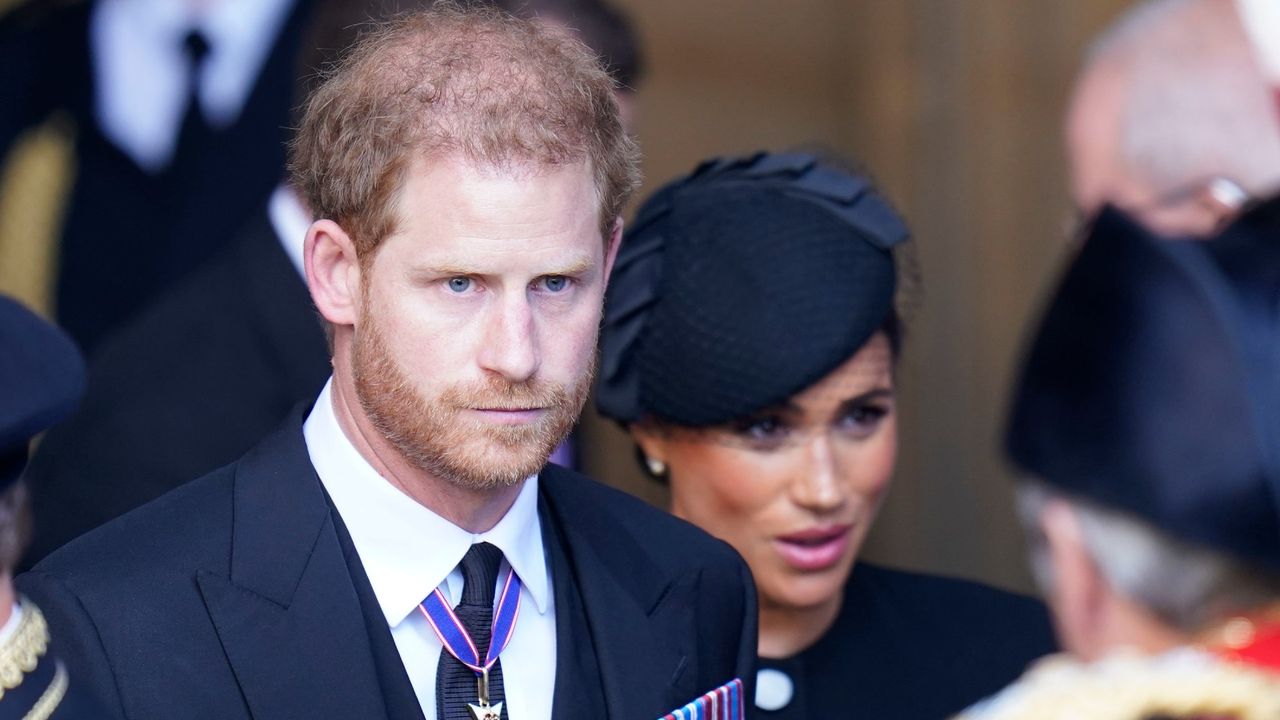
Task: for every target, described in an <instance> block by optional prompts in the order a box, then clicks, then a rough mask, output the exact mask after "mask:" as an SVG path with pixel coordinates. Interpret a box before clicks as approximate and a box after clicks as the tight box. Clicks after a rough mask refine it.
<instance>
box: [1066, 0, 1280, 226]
mask: <svg viewBox="0 0 1280 720" xmlns="http://www.w3.org/2000/svg"><path fill="white" fill-rule="evenodd" d="M1272 38H1274V36H1272ZM1265 47H1266V46H1261V48H1260V49H1255V45H1254V44H1252V43H1251V42H1250V36H1249V34H1247V33H1246V29H1245V25H1244V23H1243V22H1242V18H1241V13H1240V10H1239V8H1238V6H1237V5H1236V3H1235V2H1234V0H1148V1H1147V2H1144V3H1142V4H1140V5H1138V6H1136V7H1134V8H1133V9H1132V10H1130V11H1129V12H1128V13H1126V14H1125V15H1124V16H1123V17H1121V18H1120V19H1119V20H1118V21H1117V22H1115V23H1114V24H1113V25H1112V26H1111V27H1109V28H1108V29H1107V30H1106V32H1105V33H1104V34H1103V35H1102V36H1101V37H1100V38H1099V39H1098V40H1097V41H1096V43H1095V44H1094V46H1093V48H1092V49H1091V50H1090V52H1089V54H1088V57H1087V59H1086V61H1085V63H1084V67H1083V69H1082V70H1081V72H1080V76H1079V79H1078V81H1077V84H1076V89H1075V93H1074V95H1073V97H1072V99H1071V103H1070V108H1069V111H1068V114H1067V126H1066V133H1067V137H1066V141H1067V150H1068V160H1069V164H1070V168H1071V190H1072V195H1073V197H1074V200H1075V203H1076V206H1077V208H1078V209H1079V210H1080V212H1081V213H1082V214H1083V215H1085V216H1091V215H1093V214H1094V213H1096V212H1097V211H1098V210H1099V209H1101V207H1102V205H1103V204H1104V203H1108V202H1109V203H1112V204H1114V205H1116V206H1118V207H1120V208H1123V209H1125V210H1126V211H1128V212H1129V213H1132V214H1133V215H1134V216H1135V217H1137V218H1138V219H1139V220H1141V221H1142V222H1143V223H1145V224H1147V225H1148V226H1149V227H1151V228H1152V229H1153V230H1155V231H1157V232H1159V233H1161V234H1172V235H1180V234H1191V235H1202V236H1203V235H1208V234H1211V233H1212V232H1214V231H1215V230H1217V229H1220V228H1221V226H1222V225H1223V223H1224V222H1227V221H1229V220H1230V219H1231V218H1232V217H1233V216H1234V215H1235V214H1236V213H1237V212H1239V210H1240V208H1241V207H1242V206H1243V205H1244V203H1245V202H1246V201H1247V200H1248V199H1250V198H1261V197H1267V196H1269V195H1271V194H1272V193H1274V192H1275V191H1277V190H1280V107H1278V106H1277V103H1276V101H1275V99H1274V91H1273V89H1272V85H1273V82H1274V79H1269V78H1268V77H1267V76H1266V75H1265V73H1264V71H1263V65H1262V63H1261V61H1260V58H1261V57H1262V56H1263V52H1262V49H1265Z"/></svg>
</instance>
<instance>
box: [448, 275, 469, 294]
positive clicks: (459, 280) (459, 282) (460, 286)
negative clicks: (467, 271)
mask: <svg viewBox="0 0 1280 720" xmlns="http://www.w3.org/2000/svg"><path fill="white" fill-rule="evenodd" d="M449 289H450V290H452V291H454V292H456V293H464V292H466V291H468V290H470V289H471V278H466V277H456V278H449Z"/></svg>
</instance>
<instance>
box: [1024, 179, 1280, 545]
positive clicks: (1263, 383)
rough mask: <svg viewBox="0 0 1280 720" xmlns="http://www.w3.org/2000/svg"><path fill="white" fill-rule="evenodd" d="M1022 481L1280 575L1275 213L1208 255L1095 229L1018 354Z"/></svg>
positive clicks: (1192, 245) (1248, 220)
mask: <svg viewBox="0 0 1280 720" xmlns="http://www.w3.org/2000/svg"><path fill="white" fill-rule="evenodd" d="M1006 443H1007V449H1008V452H1009V455H1010V457H1011V458H1012V460H1013V461H1014V463H1015V464H1016V465H1018V466H1019V467H1020V468H1021V469H1022V470H1024V471H1026V472H1028V473H1031V474H1033V475H1035V476H1037V477H1039V478H1040V479H1042V480H1044V481H1045V482H1047V483H1049V484H1051V485H1054V486H1056V487H1058V488H1060V489H1062V490H1063V491H1065V492H1067V493H1069V494H1072V495H1076V496H1079V497H1082V498H1085V499H1089V500H1092V501H1094V502H1097V503H1099V504H1100V505H1103V506H1106V507H1110V508H1112V509H1115V510H1120V511H1123V512H1127V513H1130V514H1132V515H1135V516H1138V517H1141V518H1144V519H1146V520H1147V521H1149V522H1150V523H1152V524H1153V525H1154V526H1156V527H1158V528H1160V529H1161V530H1163V531H1165V532H1167V533H1168V534H1170V535H1171V536H1173V537H1177V538H1179V539H1182V540H1184V541H1187V542H1191V543H1195V544H1198V545H1201V546H1205V547H1208V548H1212V549H1216V550H1218V551H1219V552H1222V553H1224V554H1227V555H1230V556H1233V557H1236V558H1239V559H1242V560H1246V561H1252V562H1253V563H1255V564H1257V565H1259V566H1264V567H1270V568H1274V569H1280V205H1278V204H1277V202H1276V201H1272V202H1270V203H1267V204H1265V205H1263V206H1261V207H1259V208H1258V209H1256V210H1254V211H1252V212H1250V213H1249V214H1246V215H1245V216H1243V217H1242V218H1241V219H1240V220H1239V221H1238V222H1236V223H1235V224H1233V225H1232V226H1231V227H1229V228H1228V229H1227V230H1225V231H1224V232H1223V233H1222V234H1221V235H1220V236H1218V237H1216V238H1213V239H1211V240H1210V241H1208V242H1197V241H1191V240H1186V241H1171V240H1162V239H1160V238H1157V237H1156V236H1154V235H1153V234H1151V233H1150V232H1148V231H1147V230H1146V229H1144V228H1143V227H1142V226H1140V225H1139V224H1137V223H1136V222H1134V221H1132V220H1130V219H1129V218H1127V217H1125V216H1124V215H1122V214H1120V213H1119V212H1117V211H1115V210H1111V209H1108V210H1105V211H1103V213H1102V214H1101V216H1100V217H1099V218H1098V219H1097V221H1096V223H1095V225H1094V227H1093V230H1092V232H1091V234H1090V236H1089V238H1088V240H1087V241H1086V243H1085V245H1084V247H1083V248H1082V249H1081V251H1080V254H1079V256H1078V257H1077V258H1076V260H1075V262H1074V263H1073V264H1072V265H1071V267H1070V268H1069V269H1068V271H1067V272H1066V275H1065V277H1064V278H1063V280H1062V282H1061V285H1060V286H1059V288H1058V291H1057V294H1056V295H1055V296H1054V298H1053V300H1052V302H1051V303H1050V306H1049V309H1048V312H1047V313H1046V315H1045V317H1044V320H1043V322H1042V323H1041V326H1040V329H1039V331H1038V333H1037V334H1036V336H1035V339H1034V341H1033V343H1032V345H1031V349H1030V353H1029V355H1028V357H1027V360H1026V365H1025V367H1024V369H1023V372H1022V376H1021V380H1020V382H1019V383H1018V386H1017V389H1016V391H1015V400H1014V404H1013V411H1012V415H1011V417H1010V420H1009V426H1008V430H1007V435H1006Z"/></svg>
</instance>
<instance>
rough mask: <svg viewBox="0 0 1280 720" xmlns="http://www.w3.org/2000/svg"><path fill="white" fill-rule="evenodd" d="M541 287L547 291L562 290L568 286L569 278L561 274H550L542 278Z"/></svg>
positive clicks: (555, 291)
mask: <svg viewBox="0 0 1280 720" xmlns="http://www.w3.org/2000/svg"><path fill="white" fill-rule="evenodd" d="M542 287H544V288H546V289H547V291H548V292H553V293H558V292H563V291H564V290H565V288H567V287H569V278H567V277H565V276H563V275H551V276H548V277H545V278H543V279H542Z"/></svg>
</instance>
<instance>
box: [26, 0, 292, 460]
mask: <svg viewBox="0 0 1280 720" xmlns="http://www.w3.org/2000/svg"><path fill="white" fill-rule="evenodd" d="M312 2H313V0H293V8H292V10H291V11H290V14H289V16H288V18H287V19H286V20H285V22H284V23H283V25H282V26H281V30H280V32H279V34H278V35H277V37H276V38H275V39H274V40H273V41H272V42H273V45H272V47H271V49H270V51H269V53H268V55H267V57H266V59H265V60H264V61H263V65H262V67H261V69H260V71H259V73H258V76H257V78H256V79H255V82H254V86H253V89H252V90H251V92H250V94H249V97H248V98H247V100H246V101H245V104H244V107H243V109H242V110H241V112H240V114H239V116H238V117H237V118H236V119H235V121H234V122H233V123H232V124H231V125H230V126H229V127H226V128H222V129H218V130H216V131H214V132H213V134H212V135H211V136H210V137H208V138H207V139H204V140H201V141H200V142H199V143H198V146H192V145H191V144H190V143H186V144H184V143H185V141H184V143H179V146H178V147H177V149H176V151H175V155H174V160H173V162H172V163H171V165H170V166H169V167H168V168H166V169H165V170H163V171H161V172H158V173H154V172H149V171H146V170H144V169H142V168H141V167H140V166H139V165H138V164H137V163H135V162H134V161H133V159H132V158H130V157H129V156H128V155H126V154H125V153H124V152H123V151H122V150H120V149H119V148H118V147H116V146H115V145H114V144H113V142H112V141H111V140H110V139H109V138H108V137H107V136H106V135H105V134H104V133H103V131H102V129H101V128H100V127H99V126H98V122H97V110H96V107H95V98H96V96H97V94H98V92H99V89H98V88H97V87H96V86H95V83H96V82H97V76H96V74H95V67H96V65H97V64H98V60H97V59H96V58H95V57H94V56H93V53H92V44H91V42H90V33H91V22H92V14H93V8H94V6H95V5H96V4H97V0H70V1H68V2H43V1H40V0H27V2H24V3H22V4H20V5H19V7H18V9H16V10H14V11H13V12H10V13H8V14H6V15H5V16H4V17H3V18H2V19H0V67H4V68H7V70H6V71H5V72H0V156H3V155H4V154H6V153H7V152H8V150H9V148H10V146H11V145H12V144H13V142H14V141H15V140H16V139H17V138H18V137H19V136H20V135H21V133H22V132H23V131H24V130H26V129H28V128H29V127H31V126H33V125H35V124H37V123H40V122H42V121H44V120H45V119H46V118H48V117H50V116H51V115H54V114H55V113H59V114H60V117H62V118H64V119H66V120H69V121H70V125H71V128H72V133H73V135H74V142H75V153H74V165H75V167H74V185H73V187H72V188H71V197H70V198H69V200H68V203H67V209H66V215H65V217H64V218H63V219H62V237H61V241H60V252H59V262H58V278H57V312H58V321H59V323H60V324H61V325H62V326H63V327H64V328H66V330H67V331H68V332H69V333H70V334H71V336H72V337H73V338H75V339H76V341H77V342H79V343H80V344H81V346H82V347H83V348H84V349H85V350H86V351H91V350H93V349H94V348H95V347H96V345H97V344H98V342H99V341H100V340H101V339H103V338H104V337H105V336H106V334H107V333H108V332H109V331H110V330H112V329H113V328H115V327H116V326H117V325H118V324H119V323H121V322H123V321H125V320H126V319H127V318H128V317H130V316H131V315H132V314H133V313H135V312H137V311H138V310H140V309H141V308H143V307H145V306H146V304H147V303H148V302H150V301H151V300H153V299H154V298H155V297H156V296H157V294H158V293H159V292H160V291H161V290H162V289H163V288H165V287H167V286H169V285H170V284H172V283H173V282H176V281H177V280H178V279H180V278H181V277H183V276H184V275H186V274H188V273H190V272H191V271H193V270H194V269H195V268H196V267H198V266H199V265H200V264H201V263H202V262H204V261H205V260H207V259H208V258H210V257H212V256H213V255H214V254H215V253H216V251H217V250H218V249H220V248H222V247H225V246H226V244H227V241H228V239H229V237H231V236H232V235H233V234H234V233H231V234H230V235H229V233H228V229H230V230H232V231H234V230H235V229H237V228H239V227H241V226H242V225H243V224H244V223H245V222H246V221H247V220H248V219H249V217H250V216H251V215H252V214H253V212H254V211H255V210H256V209H257V207H258V205H259V203H261V202H262V198H264V197H267V196H268V195H269V194H270V193H271V189H272V188H273V187H275V185H276V183H278V182H279V180H280V177H281V176H282V175H283V172H284V160H285V142H286V140H287V139H288V136H289V129H288V128H289V127H290V121H289V119H290V108H291V107H292V106H293V102H294V98H293V85H294V78H295V77H296V76H297V74H298V67H299V66H298V62H297V61H298V56H299V50H300V48H301V39H302V36H303V32H302V30H303V29H304V27H305V24H306V23H307V21H308V17H309V14H310V10H311V6H312ZM138 82H146V79H145V78H140V79H138ZM193 477H194V476H193Z"/></svg>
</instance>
